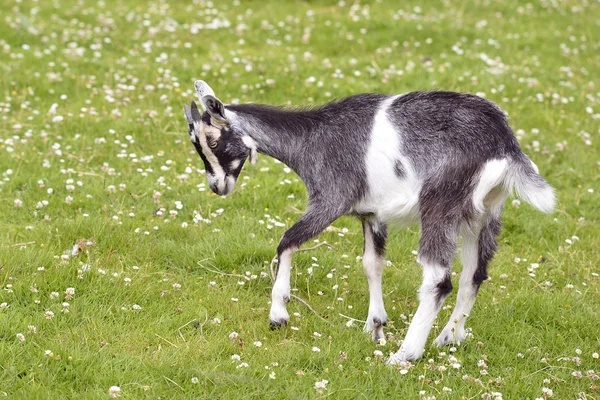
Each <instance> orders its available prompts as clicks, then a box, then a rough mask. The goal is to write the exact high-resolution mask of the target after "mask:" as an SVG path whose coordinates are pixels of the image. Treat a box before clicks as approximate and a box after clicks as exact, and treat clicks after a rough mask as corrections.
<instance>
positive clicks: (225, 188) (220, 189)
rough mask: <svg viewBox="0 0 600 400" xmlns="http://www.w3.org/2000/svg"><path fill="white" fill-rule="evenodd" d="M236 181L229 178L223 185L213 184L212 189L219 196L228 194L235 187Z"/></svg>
mask: <svg viewBox="0 0 600 400" xmlns="http://www.w3.org/2000/svg"><path fill="white" fill-rule="evenodd" d="M235 183H236V182H235V180H234V179H229V178H228V179H226V180H225V182H224V183H223V184H221V185H211V186H210V189H211V190H212V191H213V193H215V194H218V195H219V196H228V195H229V194H230V193H231V192H233V190H234V189H235Z"/></svg>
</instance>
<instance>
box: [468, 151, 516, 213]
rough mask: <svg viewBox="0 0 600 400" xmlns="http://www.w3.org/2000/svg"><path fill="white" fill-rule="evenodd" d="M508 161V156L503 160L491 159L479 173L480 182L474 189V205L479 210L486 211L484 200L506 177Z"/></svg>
mask: <svg viewBox="0 0 600 400" xmlns="http://www.w3.org/2000/svg"><path fill="white" fill-rule="evenodd" d="M507 165H508V161H507V160H506V158H503V159H501V160H490V161H488V162H486V163H485V165H484V166H483V168H482V170H481V174H480V175H479V182H477V186H476V187H475V190H474V191H473V206H474V207H475V209H476V210H478V211H479V212H483V211H484V204H483V203H484V200H485V198H486V196H487V195H488V193H490V192H491V191H492V189H494V188H495V187H497V186H499V185H500V184H501V182H502V179H503V178H504V175H505V172H506V166H507Z"/></svg>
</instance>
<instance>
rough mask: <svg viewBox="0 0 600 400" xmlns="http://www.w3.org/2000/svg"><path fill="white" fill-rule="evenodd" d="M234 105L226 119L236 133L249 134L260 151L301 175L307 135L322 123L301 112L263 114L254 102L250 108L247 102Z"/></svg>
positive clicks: (247, 135)
mask: <svg viewBox="0 0 600 400" xmlns="http://www.w3.org/2000/svg"><path fill="white" fill-rule="evenodd" d="M234 107H235V108H234ZM234 107H233V106H231V108H229V106H228V110H227V119H228V120H230V122H231V124H232V125H233V128H234V130H235V132H236V133H237V134H240V135H242V137H244V136H246V137H250V138H251V139H252V141H253V142H254V143H255V144H256V150H257V151H258V152H259V153H262V154H266V155H268V156H271V157H273V158H276V159H277V160H279V161H281V162H282V163H284V164H285V165H287V166H289V167H290V168H291V169H293V170H294V171H295V172H296V173H298V174H299V175H300V176H301V177H302V170H303V169H304V168H303V166H302V159H303V158H304V157H303V155H305V154H306V152H307V149H306V146H307V144H308V142H310V141H309V140H308V137H309V136H310V135H311V134H312V133H314V131H315V128H317V127H318V126H319V125H320V123H319V122H317V121H315V120H314V119H313V118H310V117H309V116H307V115H305V113H302V112H294V111H284V110H277V109H269V112H268V113H267V112H264V113H262V112H257V110H256V108H255V106H254V105H252V106H251V107H248V108H247V110H246V107H244V105H235V106H234ZM308 151H318V149H309V150H308Z"/></svg>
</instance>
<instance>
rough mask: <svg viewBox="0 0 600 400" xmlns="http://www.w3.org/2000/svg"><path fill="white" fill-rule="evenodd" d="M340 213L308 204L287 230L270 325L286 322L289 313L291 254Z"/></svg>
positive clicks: (279, 249)
mask: <svg viewBox="0 0 600 400" xmlns="http://www.w3.org/2000/svg"><path fill="white" fill-rule="evenodd" d="M340 215H341V214H340V213H337V212H333V211H330V210H328V209H327V207H325V206H320V205H316V204H311V205H309V208H308V211H307V212H306V214H304V215H303V216H302V218H300V219H299V220H298V221H297V222H296V223H295V224H294V225H293V226H292V227H291V228H290V229H288V230H287V231H286V232H285V233H284V235H283V238H281V242H279V246H278V247H277V258H278V260H279V262H278V264H277V274H276V276H275V283H274V284H273V291H272V296H271V311H270V313H269V318H270V320H271V327H272V328H275V327H278V326H282V325H287V323H288V321H289V319H290V315H289V314H288V312H287V309H286V304H287V303H288V302H289V301H290V271H291V269H292V254H293V253H294V252H295V251H296V250H298V248H299V247H300V246H301V245H302V243H304V242H306V241H307V240H310V239H311V238H313V237H315V236H317V235H318V234H319V233H321V232H322V231H323V230H324V229H325V228H327V227H328V226H329V224H331V223H332V222H333V221H335V220H336V219H337V218H338V217H339V216H340Z"/></svg>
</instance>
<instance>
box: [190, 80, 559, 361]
mask: <svg viewBox="0 0 600 400" xmlns="http://www.w3.org/2000/svg"><path fill="white" fill-rule="evenodd" d="M195 87H196V91H197V94H198V98H199V100H200V103H201V104H202V106H203V108H204V109H205V112H204V114H200V112H199V110H198V108H197V107H196V104H195V103H194V102H192V106H191V109H190V108H188V107H187V106H185V107H184V108H185V114H186V117H187V120H188V125H189V134H190V138H191V141H192V143H193V144H194V146H195V148H196V150H197V151H198V154H199V155H200V157H201V158H202V160H203V161H204V165H205V168H206V174H207V176H208V182H209V186H210V188H211V189H212V190H213V191H214V192H215V193H217V194H219V195H227V194H229V193H230V192H231V191H232V190H233V189H234V187H235V183H236V179H237V177H238V175H239V174H240V171H241V169H242V166H243V164H244V162H245V161H246V159H247V158H248V157H250V160H251V161H252V162H255V161H256V155H257V152H259V153H263V154H266V155H269V156H271V157H274V158H276V159H278V160H280V161H281V162H283V163H284V164H286V165H288V166H289V167H290V168H291V169H293V170H294V171H295V172H296V173H297V174H298V176H300V178H301V179H302V180H303V181H304V183H305V184H306V187H307V189H308V194H309V200H308V206H307V209H306V213H305V214H304V215H303V216H302V217H301V218H300V219H299V220H298V221H297V222H296V223H295V224H294V225H293V226H292V227H291V228H290V229H288V230H287V231H286V232H285V234H284V235H283V238H282V239H281V242H280V243H279V246H278V248H277V256H278V259H279V265H278V269H277V277H276V280H275V284H274V285H273V292H272V303H271V311H270V320H271V325H272V326H281V325H286V324H287V322H288V320H289V314H288V312H287V311H286V303H287V302H288V301H289V299H290V269H291V267H292V254H293V253H294V251H296V250H298V248H299V247H300V245H302V243H304V242H306V241H307V240H309V239H311V238H313V237H315V236H316V235H318V234H319V233H320V232H322V231H323V230H324V229H325V228H327V227H328V226H329V225H330V224H331V223H332V222H333V221H335V220H336V219H337V218H339V217H340V216H342V215H347V214H350V215H354V216H357V217H358V218H360V219H361V221H362V224H363V231H364V239H365V244H364V256H363V266H364V271H365V274H366V275H367V279H368V283H369V292H370V300H369V315H368V318H367V326H366V329H367V330H370V331H372V332H373V339H374V340H376V341H378V340H379V339H381V338H383V337H384V335H383V327H384V326H385V325H386V319H387V314H386V311H385V308H384V305H383V296H382V289H381V275H382V270H383V263H384V247H385V242H386V235H387V228H386V224H387V223H394V224H400V225H401V226H406V225H409V224H415V223H420V224H421V239H420V243H419V256H418V259H417V260H418V262H419V263H420V264H421V265H422V267H423V282H422V284H421V288H420V290H419V300H420V303H419V307H418V309H417V311H416V313H415V314H414V317H413V319H412V322H411V324H410V326H409V328H408V332H407V334H406V338H405V339H404V342H403V344H402V346H401V347H400V350H399V351H398V352H397V353H396V354H394V355H393V356H392V357H391V358H390V360H389V362H390V363H398V362H401V361H405V360H415V359H418V358H420V357H421V356H422V355H423V351H424V347H425V343H426V341H427V336H428V335H429V332H430V330H431V327H432V325H433V322H434V320H435V318H436V316H437V314H438V311H439V310H440V308H441V306H442V303H443V302H444V300H445V298H446V297H447V296H448V294H449V293H450V292H451V290H452V283H451V281H450V267H451V265H452V260H453V258H454V255H455V253H456V247H457V241H458V237H459V235H462V236H463V242H462V256H461V258H462V264H463V270H462V273H461V277H460V287H459V290H458V298H457V301H456V307H455V308H454V312H453V313H452V316H451V317H450V320H449V321H448V323H447V324H446V326H445V328H444V329H443V330H442V332H441V334H440V335H439V336H438V337H437V339H436V340H435V342H436V343H437V345H439V346H444V345H447V344H450V343H454V342H460V341H462V340H464V339H465V336H466V332H465V319H466V317H467V316H468V315H469V313H470V312H471V309H472V307H473V304H474V302H475V297H476V296H477V291H478V289H479V286H480V284H481V282H483V281H484V280H486V279H487V273H486V270H487V266H488V263H489V262H490V260H491V258H492V257H493V256H494V253H495V252H496V246H497V244H496V237H497V236H498V234H499V232H500V216H501V214H502V209H503V206H504V202H505V200H506V198H507V197H508V196H509V195H510V194H511V193H512V192H513V191H516V193H517V195H518V196H520V197H521V198H523V199H524V200H526V201H528V202H529V203H531V204H532V205H533V206H534V207H535V208H537V209H539V210H541V211H543V212H550V211H552V209H553V207H554V191H553V189H552V188H551V187H550V186H549V185H548V183H547V182H546V181H545V180H544V179H543V178H542V177H541V176H540V175H538V169H537V167H536V165H535V164H534V163H533V162H532V161H531V160H530V159H529V158H528V157H527V156H526V155H525V154H524V153H523V152H522V151H521V149H520V148H519V145H518V143H517V140H516V139H515V137H514V135H513V133H512V130H511V128H510V127H509V125H508V123H507V122H506V118H505V116H504V114H503V112H502V111H501V110H500V109H499V108H498V107H497V106H496V105H495V104H494V103H491V102H490V101H488V100H485V99H482V98H480V97H476V96H472V95H469V94H464V93H451V92H414V93H408V94H405V95H399V96H389V95H383V94H360V95H356V96H351V97H348V98H346V99H343V100H340V101H338V102H333V103H329V104H327V105H324V106H322V107H320V108H314V109H304V110H284V109H281V108H275V107H271V106H266V105H258V104H229V105H226V106H224V105H223V103H221V101H219V100H218V99H217V98H216V97H215V96H214V92H213V90H212V89H211V88H210V87H209V86H208V85H207V84H206V83H205V82H203V81H196V83H195Z"/></svg>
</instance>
